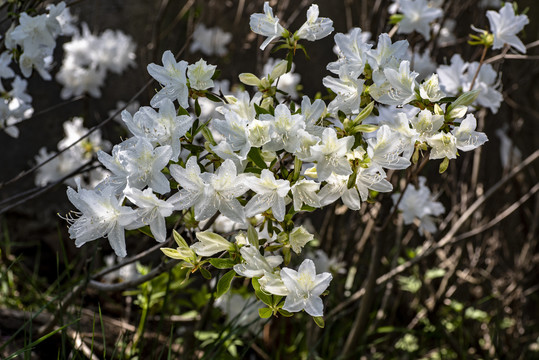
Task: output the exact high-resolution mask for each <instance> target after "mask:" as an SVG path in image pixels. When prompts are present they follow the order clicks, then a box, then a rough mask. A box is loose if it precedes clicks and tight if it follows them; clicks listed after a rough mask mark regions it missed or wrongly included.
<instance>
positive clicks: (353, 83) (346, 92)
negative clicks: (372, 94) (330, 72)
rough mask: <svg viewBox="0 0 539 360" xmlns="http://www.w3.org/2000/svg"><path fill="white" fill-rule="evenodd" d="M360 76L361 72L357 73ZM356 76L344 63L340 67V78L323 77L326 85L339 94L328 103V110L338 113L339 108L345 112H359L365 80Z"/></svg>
mask: <svg viewBox="0 0 539 360" xmlns="http://www.w3.org/2000/svg"><path fill="white" fill-rule="evenodd" d="M357 76H359V74H357ZM357 76H354V73H351V72H350V71H349V68H348V65H346V64H345V65H343V66H341V67H340V69H339V78H338V79H337V78H334V77H331V76H326V77H325V78H324V79H322V82H323V84H324V86H326V87H328V88H329V89H331V91H333V92H334V93H335V94H337V96H336V97H335V99H333V101H332V102H331V103H329V105H328V111H329V112H330V113H332V114H336V113H337V112H338V111H339V110H340V111H342V112H344V113H345V114H358V113H359V107H360V104H361V93H362V92H363V84H364V83H365V80H363V79H359V78H358V77H357Z"/></svg>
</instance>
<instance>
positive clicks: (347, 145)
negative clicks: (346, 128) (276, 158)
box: [307, 128, 354, 181]
mask: <svg viewBox="0 0 539 360" xmlns="http://www.w3.org/2000/svg"><path fill="white" fill-rule="evenodd" d="M353 145H354V137H353V136H346V137H344V138H342V139H337V133H336V132H335V130H333V129H332V128H327V129H326V130H324V133H323V134H322V141H321V142H320V144H318V145H313V146H312V147H311V154H312V156H311V157H310V158H309V159H307V160H309V161H314V162H316V172H317V174H318V180H319V181H324V180H326V179H327V178H328V177H329V176H330V175H331V173H332V172H334V173H335V174H337V175H350V174H352V168H351V167H350V163H349V162H348V159H347V158H346V153H347V152H348V151H350V149H351V148H352V146H353Z"/></svg>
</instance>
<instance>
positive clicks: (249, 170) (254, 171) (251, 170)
mask: <svg viewBox="0 0 539 360" xmlns="http://www.w3.org/2000/svg"><path fill="white" fill-rule="evenodd" d="M243 172H244V173H252V174H260V173H261V172H262V169H260V168H255V167H247V168H245V170H243Z"/></svg>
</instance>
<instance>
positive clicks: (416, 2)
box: [397, 0, 443, 41]
mask: <svg viewBox="0 0 539 360" xmlns="http://www.w3.org/2000/svg"><path fill="white" fill-rule="evenodd" d="M399 4H400V6H399V11H400V12H401V13H402V14H403V18H402V20H401V21H400V22H399V28H398V29H397V33H399V34H410V33H412V32H414V31H417V32H418V33H420V34H421V35H423V37H424V38H425V40H427V41H428V40H430V23H431V22H433V21H434V20H436V19H438V18H440V17H442V15H443V10H442V9H440V8H439V7H437V6H434V5H435V4H429V3H428V2H427V0H401V1H400V3H399Z"/></svg>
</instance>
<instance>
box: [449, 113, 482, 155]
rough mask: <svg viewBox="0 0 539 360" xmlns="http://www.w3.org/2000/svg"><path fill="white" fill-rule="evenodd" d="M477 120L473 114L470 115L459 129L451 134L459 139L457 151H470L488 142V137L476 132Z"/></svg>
mask: <svg viewBox="0 0 539 360" xmlns="http://www.w3.org/2000/svg"><path fill="white" fill-rule="evenodd" d="M476 126H477V120H476V119H475V116H473V114H468V116H466V118H465V119H464V120H462V122H461V123H460V125H459V126H458V127H455V129H453V130H452V131H451V132H452V133H453V135H455V138H456V139H457V149H459V150H462V151H470V150H473V149H476V148H478V147H479V146H481V145H483V144H484V143H485V142H487V141H488V138H487V135H485V134H484V133H482V132H479V131H475V128H476Z"/></svg>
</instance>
